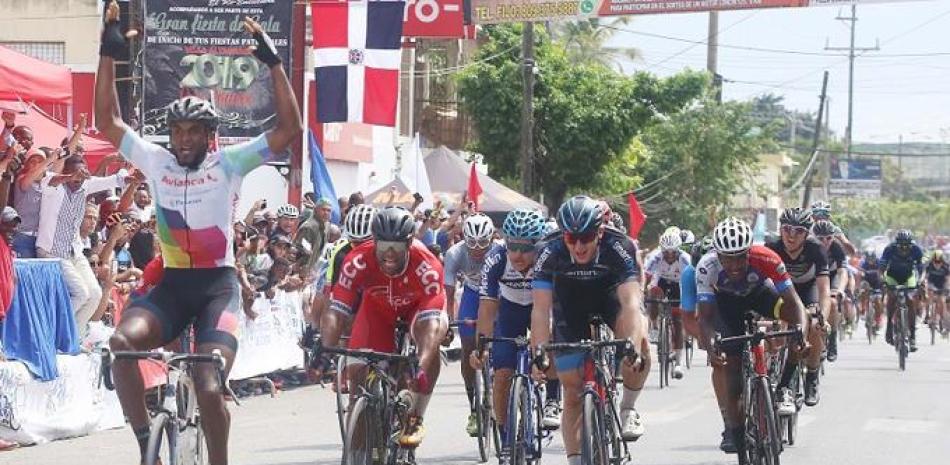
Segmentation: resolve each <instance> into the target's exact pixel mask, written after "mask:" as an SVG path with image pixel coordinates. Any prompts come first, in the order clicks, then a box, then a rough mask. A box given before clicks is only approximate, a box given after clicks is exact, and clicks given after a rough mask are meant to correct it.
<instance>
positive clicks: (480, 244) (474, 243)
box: [465, 237, 491, 249]
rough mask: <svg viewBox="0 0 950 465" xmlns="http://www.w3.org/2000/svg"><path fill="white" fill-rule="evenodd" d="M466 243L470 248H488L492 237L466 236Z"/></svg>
mask: <svg viewBox="0 0 950 465" xmlns="http://www.w3.org/2000/svg"><path fill="white" fill-rule="evenodd" d="M465 245H466V246H468V248H470V249H487V248H488V246H490V245H491V238H490V237H483V238H481V239H473V238H471V237H466V238H465Z"/></svg>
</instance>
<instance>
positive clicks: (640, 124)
mask: <svg viewBox="0 0 950 465" xmlns="http://www.w3.org/2000/svg"><path fill="white" fill-rule="evenodd" d="M487 35H488V40H487V41H486V43H484V44H483V45H482V47H481V48H480V50H479V52H478V54H477V55H476V57H475V61H474V63H475V64H474V65H472V66H470V67H469V68H468V69H466V70H465V71H464V72H462V73H461V74H460V76H459V77H458V79H459V93H460V95H461V96H462V100H463V105H464V106H465V108H466V110H467V111H468V112H469V114H471V115H472V117H473V120H474V123H475V129H476V132H477V135H478V137H477V141H476V142H475V144H474V145H475V146H474V147H472V148H473V149H474V150H475V151H477V152H479V153H482V154H484V156H485V161H486V162H487V163H488V165H489V170H490V173H489V174H490V175H492V176H495V177H498V178H506V177H509V176H510V175H511V173H517V172H518V168H519V159H520V157H519V152H520V130H521V104H522V95H523V94H522V77H521V69H522V68H521V25H520V24H513V25H499V26H493V27H489V28H487ZM536 40H537V43H536V45H535V62H536V64H537V67H538V70H539V72H538V73H537V75H536V83H535V89H534V109H535V113H534V118H535V132H534V134H535V138H534V147H535V154H536V157H535V165H534V166H535V173H536V176H535V186H534V189H533V191H535V192H537V191H540V192H542V193H543V194H544V198H545V203H546V204H547V205H548V207H549V208H551V209H553V208H556V207H557V205H559V204H560V203H561V201H562V200H563V199H564V197H565V195H566V194H567V193H568V192H569V191H571V190H598V189H600V188H602V187H603V183H604V182H605V179H604V177H603V176H598V174H599V173H601V172H602V171H603V170H604V169H605V168H606V167H609V166H611V164H612V163H617V162H618V160H619V159H621V158H622V157H623V155H624V153H625V151H626V150H627V149H628V148H629V147H630V143H631V140H632V139H633V138H634V136H636V135H637V134H638V133H639V131H641V130H642V129H643V128H645V127H647V126H649V125H650V124H653V123H654V122H655V121H656V117H657V115H659V114H673V113H675V112H677V111H679V110H680V109H681V108H683V107H685V106H687V105H689V104H691V103H692V102H695V101H696V100H697V99H698V98H700V97H701V96H702V95H704V93H705V91H706V87H707V78H706V74H705V73H696V72H684V73H681V74H679V75H676V76H673V77H670V78H666V79H659V78H657V77H655V76H653V75H650V74H646V73H640V74H636V75H634V76H632V77H627V76H624V75H621V74H619V73H617V72H616V71H613V70H612V69H610V68H608V67H606V66H603V65H600V64H584V63H574V62H572V61H571V60H570V59H569V58H568V55H567V52H566V51H565V49H564V48H563V47H562V46H560V45H559V44H557V43H554V42H552V41H551V40H550V39H549V38H548V37H547V35H546V34H545V33H544V31H543V30H536ZM613 181H614V182H617V179H614V180H613ZM632 187H633V186H628V187H627V188H628V189H629V188H632Z"/></svg>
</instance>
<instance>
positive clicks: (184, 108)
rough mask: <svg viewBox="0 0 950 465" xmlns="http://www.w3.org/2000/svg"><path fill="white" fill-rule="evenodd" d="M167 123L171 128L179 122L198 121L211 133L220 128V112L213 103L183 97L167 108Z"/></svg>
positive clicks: (191, 97)
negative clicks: (215, 109)
mask: <svg viewBox="0 0 950 465" xmlns="http://www.w3.org/2000/svg"><path fill="white" fill-rule="evenodd" d="M165 119H166V123H167V124H168V126H169V127H170V126H171V124H172V123H175V122H178V121H198V122H201V123H204V124H205V126H207V127H208V130H209V131H214V130H216V129H217V128H218V112H216V111H214V106H213V105H211V102H209V101H207V100H205V99H201V98H198V97H194V96H188V97H182V98H180V99H178V100H175V101H174V102H172V103H169V104H168V106H167V107H165Z"/></svg>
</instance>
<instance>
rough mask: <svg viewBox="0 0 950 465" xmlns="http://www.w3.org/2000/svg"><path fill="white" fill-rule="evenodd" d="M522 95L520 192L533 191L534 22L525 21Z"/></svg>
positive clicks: (529, 193)
mask: <svg viewBox="0 0 950 465" xmlns="http://www.w3.org/2000/svg"><path fill="white" fill-rule="evenodd" d="M521 51H522V53H521V56H522V68H523V69H522V76H523V79H524V95H523V101H522V104H521V192H522V193H524V194H525V195H527V196H529V197H530V196H531V194H532V193H533V192H534V188H533V187H534V23H531V22H525V23H524V31H523V32H522V35H521Z"/></svg>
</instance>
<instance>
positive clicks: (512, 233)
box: [501, 208, 546, 241]
mask: <svg viewBox="0 0 950 465" xmlns="http://www.w3.org/2000/svg"><path fill="white" fill-rule="evenodd" d="M545 228H546V226H545V224H544V216H543V215H541V213H540V212H538V211H537V210H530V209H527V208H519V209H517V210H513V211H511V212H510V213H508V216H506V217H505V222H504V223H503V224H502V225H501V232H502V234H504V235H505V237H507V238H508V239H516V240H517V239H522V240H530V241H537V240H540V239H541V238H542V237H544V232H545Z"/></svg>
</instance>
